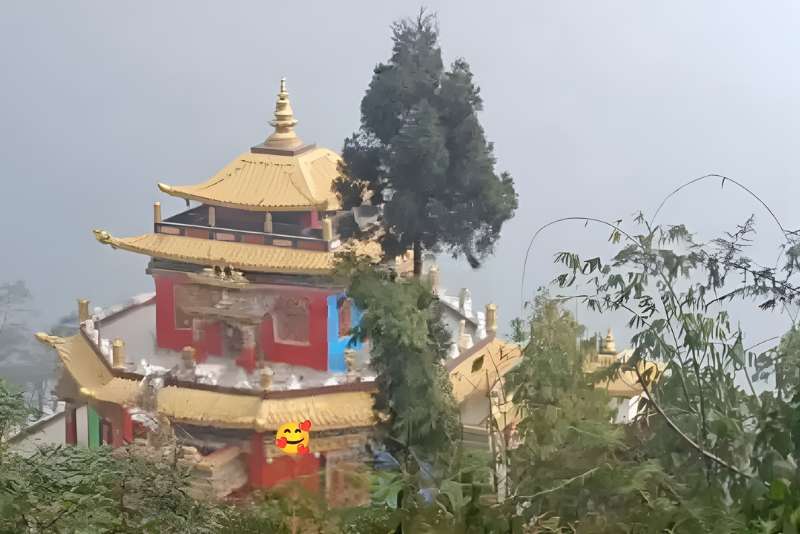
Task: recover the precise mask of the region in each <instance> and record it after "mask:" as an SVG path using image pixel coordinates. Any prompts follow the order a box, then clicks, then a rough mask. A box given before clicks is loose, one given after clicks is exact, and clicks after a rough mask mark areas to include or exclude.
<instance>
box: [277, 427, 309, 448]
mask: <svg viewBox="0 0 800 534" xmlns="http://www.w3.org/2000/svg"><path fill="white" fill-rule="evenodd" d="M309 430H311V421H309V420H308V419H306V420H305V421H303V422H302V423H295V422H291V423H284V424H282V425H281V426H280V427H278V431H277V432H275V446H276V447H278V448H279V449H280V450H282V451H283V452H285V453H286V454H308V453H309V450H308V442H309V440H310V436H309V435H308V431H309Z"/></svg>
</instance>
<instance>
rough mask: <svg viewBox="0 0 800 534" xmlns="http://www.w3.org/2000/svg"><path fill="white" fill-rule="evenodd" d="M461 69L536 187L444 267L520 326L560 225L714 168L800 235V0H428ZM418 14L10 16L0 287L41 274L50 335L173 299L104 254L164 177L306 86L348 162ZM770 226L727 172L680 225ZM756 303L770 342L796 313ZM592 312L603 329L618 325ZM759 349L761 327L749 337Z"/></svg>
mask: <svg viewBox="0 0 800 534" xmlns="http://www.w3.org/2000/svg"><path fill="white" fill-rule="evenodd" d="M426 5H428V6H429V7H430V8H432V9H433V10H434V11H436V12H438V14H439V17H440V26H441V43H442V47H443V52H444V55H445V59H446V61H448V62H449V61H452V60H453V59H454V58H456V57H458V56H463V57H465V58H466V59H467V60H468V61H469V63H470V64H471V66H472V69H473V71H474V73H475V76H476V80H477V82H478V84H479V85H480V86H481V90H482V95H483V98H484V103H485V105H484V111H483V113H482V116H481V120H482V122H483V125H484V126H485V129H486V132H487V136H488V137H489V139H490V140H491V141H493V142H494V143H495V149H496V155H497V157H498V167H499V170H508V171H510V172H511V173H512V174H513V176H514V178H515V180H516V188H517V191H518V193H519V195H520V207H519V210H518V212H517V215H516V217H515V218H514V219H513V220H512V221H511V222H510V223H509V224H507V226H506V227H505V228H504V230H503V237H502V239H501V241H500V244H499V247H498V248H497V251H496V254H495V256H494V257H493V258H492V259H491V260H489V261H487V262H486V263H485V265H484V266H483V267H482V268H481V269H480V270H478V271H472V270H471V269H470V268H469V267H468V266H467V265H466V263H465V262H463V261H462V262H460V263H451V262H448V263H445V265H444V267H443V271H444V275H443V278H444V285H445V286H446V287H447V288H448V289H450V290H452V291H455V290H457V289H458V288H459V287H461V286H462V285H467V286H469V287H470V288H471V289H472V293H473V297H474V298H475V300H476V301H477V303H476V304H478V305H483V303H485V302H486V301H487V300H494V301H496V302H497V303H498V305H499V313H500V316H501V321H502V322H503V323H506V322H507V321H508V320H509V319H510V318H511V317H512V316H514V315H517V314H518V313H519V306H520V287H519V284H520V275H521V269H522V259H523V256H524V253H525V248H526V247H527V242H528V240H529V238H530V235H531V234H532V232H533V231H534V230H535V229H536V228H537V227H539V226H540V225H542V224H543V223H545V222H547V221H548V220H551V219H554V218H558V217H563V216H570V215H587V216H593V217H600V218H607V219H618V218H622V219H624V220H625V221H627V222H628V223H630V220H631V218H632V214H634V213H635V212H636V211H637V210H639V209H642V210H644V211H646V212H652V211H653V210H654V209H655V207H656V206H657V205H658V203H659V202H660V200H661V198H663V197H664V196H665V195H666V194H667V193H668V192H669V191H670V190H672V189H673V188H674V187H676V186H677V185H679V184H680V183H682V182H685V181H687V180H689V179H691V178H694V177H696V176H700V175H703V174H706V173H710V172H716V173H721V174H726V175H728V176H730V177H732V178H735V179H737V180H740V181H742V182H744V183H746V184H748V185H749V186H750V187H751V188H752V189H754V190H755V191H756V192H757V193H758V194H759V195H761V196H762V198H763V199H764V200H765V201H766V202H767V203H768V204H769V205H770V206H771V207H772V208H773V209H774V211H775V212H776V213H777V214H778V216H779V217H781V219H782V220H783V223H784V225H785V226H787V227H792V228H795V227H798V226H800V217H799V216H798V213H797V209H796V206H797V199H798V194H799V193H800V182H799V181H798V180H797V174H798V173H797V170H798V168H799V167H798V163H799V161H798V160H800V151H799V150H798V149H797V146H798V143H797V140H798V138H799V137H800V106H798V105H797V103H796V101H797V98H798V95H799V94H800V69H798V68H797V66H796V63H797V58H798V56H800V33H799V32H798V31H797V30H798V27H799V23H800V4H797V3H795V2H769V3H764V2H758V3H756V2H732V1H724V2H723V1H719V2H699V1H696V0H693V1H685V2H677V1H672V2H654V1H651V2H641V1H630V2H620V1H614V2H610V1H591V2H590V1H584V2H567V1H563V0H558V1H556V0H553V1H550V2H540V1H535V2H534V1H518V2H486V1H483V2H477V1H465V0H452V1H442V2H428V3H427V4H426ZM418 7H419V4H418V3H416V2H406V1H402V2H401V1H394V2H374V1H373V2H367V1H361V2H355V1H337V2H331V1H321V0H313V1H312V0H307V1H305V2H266V1H263V0H262V1H252V2H234V1H232V2H224V3H222V2H198V1H192V2H189V1H182V2H176V1H170V2H163V1H137V2H126V3H122V2H107V1H96V2H76V1H50V2H30V1H4V2H2V3H0V64H1V65H2V69H1V70H0V72H2V83H1V84H0V162H2V168H1V169H0V173H1V174H0V180H1V182H0V183H2V199H3V202H2V210H0V223H2V227H3V232H2V233H1V234H0V255H2V258H3V262H2V263H3V266H2V269H0V282H2V281H11V280H15V279H18V278H22V279H25V280H26V281H27V282H28V284H29V286H30V287H31V289H32V291H33V293H34V296H35V299H36V305H37V307H38V309H39V310H40V315H39V316H38V317H37V319H36V321H37V323H38V324H37V326H39V327H46V326H47V324H48V323H49V322H52V321H53V320H54V319H56V318H57V317H58V316H60V315H62V314H64V313H66V312H68V311H71V310H72V309H73V308H74V307H75V298H77V297H88V298H90V299H91V300H92V302H93V303H96V304H99V305H110V304H114V303H117V302H124V301H125V300H126V299H127V298H128V297H129V296H131V295H133V294H136V293H140V292H143V291H152V287H153V285H152V280H151V279H150V278H149V277H147V276H146V275H145V274H144V269H145V266H146V263H147V259H146V258H144V257H141V256H138V255H135V254H131V253H128V252H124V251H114V250H112V249H111V248H109V247H106V246H102V245H100V244H99V243H97V242H96V241H95V239H94V237H93V236H92V233H91V230H92V228H103V229H106V230H108V231H109V232H111V233H112V234H114V235H118V236H128V235H138V234H141V233H145V232H147V231H150V230H151V229H152V203H153V201H155V200H160V201H161V202H162V205H163V206H164V214H165V216H169V215H171V214H173V213H175V212H177V211H179V210H182V209H183V206H184V204H183V202H182V201H180V200H178V199H171V198H170V197H167V196H166V195H163V194H160V193H159V191H158V189H157V188H156V182H158V181H163V182H166V183H171V184H184V183H196V182H199V181H202V180H205V179H206V178H207V177H208V176H210V175H211V174H213V173H215V172H216V171H217V170H218V169H220V168H221V167H223V166H224V165H225V164H226V163H228V161H230V160H231V159H233V158H234V157H236V156H237V155H238V154H239V153H241V152H244V151H246V150H247V149H248V148H249V147H250V146H252V145H253V144H256V143H258V142H260V141H262V140H263V139H264V138H265V137H266V135H267V134H268V133H269V132H270V131H271V128H270V127H269V126H268V124H267V123H268V120H269V119H270V118H271V115H272V110H273V107H274V102H275V93H276V92H277V89H278V80H279V79H280V78H281V76H285V77H286V78H287V80H288V87H289V91H290V93H291V99H292V104H293V107H294V110H295V113H296V116H297V118H298V119H299V120H300V124H299V126H298V128H297V130H298V132H299V133H300V135H301V136H302V137H303V139H304V140H306V141H307V142H316V143H317V144H319V145H322V146H327V147H330V148H332V149H335V150H337V151H338V150H340V149H341V146H342V140H343V139H344V137H346V136H347V135H349V134H350V133H351V132H352V131H353V130H354V129H356V128H357V126H358V123H359V103H360V100H361V97H362V96H363V94H364V91H365V89H366V87H367V84H368V83H369V80H370V78H371V76H372V68H373V67H374V65H375V64H376V63H378V62H379V61H384V60H386V59H387V58H388V56H389V53H390V46H391V43H390V31H389V25H390V23H391V22H392V20H394V19H396V18H398V17H402V16H408V15H413V14H414V13H415V12H416V11H417V9H418ZM753 213H754V214H755V215H756V218H757V219H756V220H757V222H758V223H760V226H759V228H760V234H759V239H760V242H759V245H758V247H757V250H755V251H754V254H755V255H756V256H757V257H758V258H759V259H761V260H762V261H764V262H765V263H772V262H774V258H775V255H776V253H777V249H776V248H775V247H776V245H777V243H778V241H777V239H778V233H777V231H776V229H775V228H774V225H772V223H771V222H770V221H769V220H768V218H767V217H766V214H765V213H764V212H763V210H761V209H759V207H758V206H757V204H756V203H755V202H754V201H753V200H752V199H750V198H748V197H747V196H745V195H744V194H742V193H741V192H739V191H737V190H735V189H733V188H729V187H728V186H726V187H725V188H724V189H720V185H719V183H718V182H713V183H712V182H708V183H705V184H704V185H699V186H695V187H694V188H693V189H691V190H689V191H687V192H685V193H683V194H681V195H680V196H678V197H676V198H675V199H674V200H673V201H672V202H671V203H670V204H668V205H667V207H666V208H665V211H664V212H663V215H662V217H661V218H660V221H661V222H665V223H678V222H681V223H685V224H687V225H688V226H689V227H690V228H691V229H692V230H694V231H696V232H698V233H699V234H700V236H701V237H704V238H709V237H713V236H714V235H716V234H717V233H719V232H720V231H723V230H727V229H732V228H733V226H734V225H735V224H736V223H737V222H741V221H742V220H744V219H745V218H746V217H747V216H749V215H750V214H753ZM607 235H608V232H607V230H605V229H601V228H592V227H589V228H584V227H583V225H582V224H580V223H572V224H567V225H563V226H559V227H556V228H554V229H552V230H550V231H548V232H547V233H545V234H543V235H542V237H541V238H540V239H539V240H538V241H537V243H536V245H535V247H534V250H533V253H532V254H533V255H532V259H531V263H530V265H529V267H528V286H527V289H528V291H529V292H532V291H533V290H534V289H535V287H536V286H537V285H541V284H544V283H546V282H548V281H549V280H551V279H552V278H553V276H554V274H555V273H556V269H555V268H554V266H553V265H552V259H553V255H554V253H556V252H558V251H560V250H576V251H579V252H581V253H582V254H583V255H586V256H589V255H592V254H600V253H606V252H608V250H609V249H608V247H607V245H606V238H607ZM754 307H755V305H754V304H745V305H740V306H738V308H737V311H738V312H739V313H740V315H739V316H740V317H743V318H745V319H747V320H748V325H749V329H750V330H751V331H752V332H754V333H753V334H751V336H756V335H763V336H764V337H767V336H770V335H775V334H780V333H781V332H782V331H783V330H785V329H786V327H787V325H788V322H787V321H786V319H785V317H779V318H777V319H776V317H775V316H764V315H761V314H758V313H756V312H754V311H753V309H754ZM580 319H581V320H582V321H583V322H586V323H588V324H589V325H590V327H592V328H593V329H601V328H603V329H604V328H605V327H607V326H615V327H619V326H620V325H621V324H622V318H621V317H597V316H590V315H589V314H587V313H586V312H585V311H580ZM751 339H754V337H751Z"/></svg>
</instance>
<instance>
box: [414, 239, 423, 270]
mask: <svg viewBox="0 0 800 534" xmlns="http://www.w3.org/2000/svg"><path fill="white" fill-rule="evenodd" d="M421 276H422V243H420V242H419V239H417V240H416V241H414V278H419V277H421Z"/></svg>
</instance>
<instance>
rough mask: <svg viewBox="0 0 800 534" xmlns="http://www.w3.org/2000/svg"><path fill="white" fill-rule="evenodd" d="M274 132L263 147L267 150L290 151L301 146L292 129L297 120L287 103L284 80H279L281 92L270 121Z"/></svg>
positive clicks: (290, 105)
mask: <svg viewBox="0 0 800 534" xmlns="http://www.w3.org/2000/svg"><path fill="white" fill-rule="evenodd" d="M270 125H272V126H273V127H274V128H275V131H274V132H272V134H271V135H270V136H269V137H267V140H266V141H265V142H264V146H266V147H268V148H284V149H292V148H298V147H301V146H303V140H302V139H300V138H299V137H298V136H297V133H296V132H295V131H294V127H295V126H296V125H297V119H295V118H294V111H293V110H292V104H291V102H289V93H288V91H286V78H281V90H280V92H279V93H278V100H277V101H276V102H275V118H274V119H273V120H271V121H270Z"/></svg>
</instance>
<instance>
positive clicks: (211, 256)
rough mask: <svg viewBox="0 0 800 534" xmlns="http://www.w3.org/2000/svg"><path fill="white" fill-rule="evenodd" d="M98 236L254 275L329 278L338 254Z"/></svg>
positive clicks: (376, 249) (362, 246)
mask: <svg viewBox="0 0 800 534" xmlns="http://www.w3.org/2000/svg"><path fill="white" fill-rule="evenodd" d="M95 236H96V237H97V240H98V241H100V242H101V243H103V244H106V245H110V246H112V247H113V248H120V249H123V250H128V251H130V252H137V253H139V254H146V255H148V256H151V257H154V258H162V259H166V260H173V261H181V262H187V263H193V264H196V265H204V266H208V265H228V266H230V267H233V268H234V269H240V270H242V271H250V272H270V273H294V274H327V273H329V272H330V271H331V270H332V269H333V267H334V258H335V253H336V252H335V251H327V252H326V251H315V250H302V249H296V248H290V247H277V246H273V245H252V244H248V243H238V242H230V241H216V240H210V239H201V238H196V237H185V236H175V235H166V234H144V235H140V236H136V237H113V236H111V235H109V234H108V233H107V232H104V231H102V230H95ZM349 246H354V247H355V248H356V250H357V252H359V253H362V254H367V255H369V256H372V257H375V258H378V257H380V245H379V244H378V243H376V242H366V243H358V244H353V245H345V247H349Z"/></svg>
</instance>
